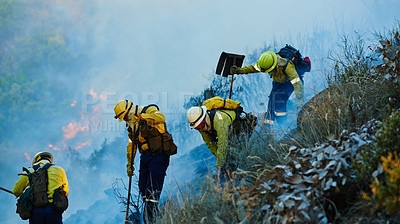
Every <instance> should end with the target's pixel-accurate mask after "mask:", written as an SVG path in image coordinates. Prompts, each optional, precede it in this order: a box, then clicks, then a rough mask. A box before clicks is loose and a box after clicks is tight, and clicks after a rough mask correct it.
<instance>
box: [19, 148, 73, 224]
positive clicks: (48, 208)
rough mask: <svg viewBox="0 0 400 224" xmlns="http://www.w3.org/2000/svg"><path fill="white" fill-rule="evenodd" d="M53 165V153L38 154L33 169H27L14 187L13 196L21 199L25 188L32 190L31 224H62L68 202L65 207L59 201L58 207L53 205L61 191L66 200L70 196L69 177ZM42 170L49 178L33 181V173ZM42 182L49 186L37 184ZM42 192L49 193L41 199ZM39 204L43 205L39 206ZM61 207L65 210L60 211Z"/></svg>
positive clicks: (33, 162)
mask: <svg viewBox="0 0 400 224" xmlns="http://www.w3.org/2000/svg"><path fill="white" fill-rule="evenodd" d="M52 163H53V155H52V154H51V153H49V152H39V153H37V154H36V155H35V157H34V158H33V161H32V167H31V168H29V169H26V170H25V171H24V172H23V173H22V175H21V177H20V178H19V180H18V181H17V183H16V184H15V186H14V189H13V194H14V195H15V196H17V197H19V196H20V195H21V194H22V193H23V192H24V189H25V188H27V187H28V188H31V189H32V193H33V199H34V200H33V204H32V206H33V208H32V211H31V213H30V217H29V223H30V224H42V223H55V224H61V223H62V213H63V210H65V209H66V207H68V202H67V201H64V203H66V204H64V205H60V202H59V201H57V203H58V204H57V206H56V205H55V203H53V199H54V198H58V197H56V195H58V192H60V191H61V194H63V196H65V198H66V197H67V196H68V194H69V186H68V180H67V175H66V174H65V171H64V169H63V168H62V167H59V166H56V165H54V164H52ZM46 169H47V171H46ZM41 170H44V173H45V174H46V172H47V178H44V179H43V180H40V179H39V177H36V178H34V179H33V178H32V176H34V177H35V175H34V174H33V173H35V172H36V173H39V172H41ZM28 172H29V174H28ZM45 177H46V176H45ZM42 181H43V183H46V181H47V184H44V187H41V186H39V185H40V184H36V183H41V182H42ZM46 188H47V190H46ZM41 192H47V193H44V194H45V195H44V196H43V195H41V197H40V198H39V197H38V195H40V194H41ZM43 200H44V202H43ZM65 200H66V199H65ZM54 202H55V201H54ZM37 204H41V205H40V206H39V205H37ZM19 206H20V205H17V210H18V211H19ZM59 206H62V207H63V210H59V209H58V208H59ZM19 212H20V211H19ZM28 214H29V213H28ZM20 216H21V214H20ZM21 217H22V216H21Z"/></svg>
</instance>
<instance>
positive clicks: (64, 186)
mask: <svg viewBox="0 0 400 224" xmlns="http://www.w3.org/2000/svg"><path fill="white" fill-rule="evenodd" d="M59 172H60V174H61V178H62V189H63V190H64V191H65V196H68V194H69V185H68V179H67V174H66V173H65V170H64V169H63V168H61V167H60V171H59Z"/></svg>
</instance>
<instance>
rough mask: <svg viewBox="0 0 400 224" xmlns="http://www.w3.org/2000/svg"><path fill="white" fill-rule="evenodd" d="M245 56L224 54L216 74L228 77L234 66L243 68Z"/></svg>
mask: <svg viewBox="0 0 400 224" xmlns="http://www.w3.org/2000/svg"><path fill="white" fill-rule="evenodd" d="M244 57H245V56H244V55H240V54H232V53H226V52H222V53H221V56H220V57H219V60H218V64H217V69H216V72H215V73H216V74H218V75H222V76H223V77H228V75H230V74H229V73H230V71H229V70H230V68H231V66H232V65H236V66H238V67H242V64H243V61H244Z"/></svg>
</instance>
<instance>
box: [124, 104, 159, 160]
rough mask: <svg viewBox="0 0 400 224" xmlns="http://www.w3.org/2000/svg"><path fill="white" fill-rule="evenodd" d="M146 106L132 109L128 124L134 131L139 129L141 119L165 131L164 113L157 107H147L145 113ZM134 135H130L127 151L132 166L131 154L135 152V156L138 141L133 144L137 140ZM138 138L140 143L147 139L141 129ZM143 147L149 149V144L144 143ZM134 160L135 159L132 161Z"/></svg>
mask: <svg viewBox="0 0 400 224" xmlns="http://www.w3.org/2000/svg"><path fill="white" fill-rule="evenodd" d="M143 108H144V106H140V107H138V110H137V111H136V109H132V111H131V112H130V113H129V115H128V118H129V120H128V121H127V124H128V126H129V127H130V129H131V130H132V131H134V132H136V130H137V129H138V126H139V121H140V120H145V121H147V124H148V125H150V126H152V127H154V128H157V130H158V131H159V132H160V133H161V134H162V133H165V126H164V123H165V117H164V114H162V113H161V112H160V111H158V110H157V108H155V107H152V106H151V107H148V108H147V109H146V111H145V112H144V113H142V111H143ZM132 137H133V136H132V135H131V134H130V135H129V143H128V146H127V151H126V157H127V159H128V165H127V166H130V161H131V155H132V152H133V158H135V155H136V151H137V143H136V144H133V143H132V142H135V141H136V140H135V139H132ZM138 140H139V142H140V143H143V142H145V141H146V139H144V138H143V137H142V134H141V132H140V131H139V136H138ZM142 149H143V150H148V149H149V147H148V145H147V144H143V145H142ZM132 162H133V161H132Z"/></svg>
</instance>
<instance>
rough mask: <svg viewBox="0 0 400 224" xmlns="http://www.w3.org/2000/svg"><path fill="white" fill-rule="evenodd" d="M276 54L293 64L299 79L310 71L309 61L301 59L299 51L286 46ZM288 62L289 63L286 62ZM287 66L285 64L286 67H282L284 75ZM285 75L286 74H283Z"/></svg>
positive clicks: (307, 58)
mask: <svg viewBox="0 0 400 224" xmlns="http://www.w3.org/2000/svg"><path fill="white" fill-rule="evenodd" d="M278 54H279V55H280V56H281V57H283V58H286V59H288V60H290V61H292V62H293V64H294V66H295V68H296V71H297V74H298V75H299V77H300V78H301V79H302V78H303V76H304V73H306V72H310V71H311V61H310V58H309V57H305V58H303V56H302V55H301V53H300V51H299V50H297V49H296V48H294V47H292V46H290V45H288V44H286V46H285V47H283V48H282V49H281V50H280V51H279V52H278ZM288 62H289V61H288ZM287 65H288V63H286V65H285V66H284V69H283V72H284V73H285V70H286V66H287ZM285 75H286V74H285Z"/></svg>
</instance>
